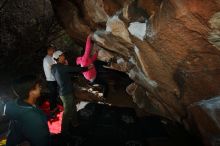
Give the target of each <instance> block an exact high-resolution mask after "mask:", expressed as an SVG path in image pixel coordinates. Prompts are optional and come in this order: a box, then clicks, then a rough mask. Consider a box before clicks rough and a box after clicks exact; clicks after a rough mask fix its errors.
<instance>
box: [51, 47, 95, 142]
mask: <svg viewBox="0 0 220 146" xmlns="http://www.w3.org/2000/svg"><path fill="white" fill-rule="evenodd" d="M53 58H54V60H55V61H56V62H57V64H54V65H53V66H52V68H51V72H52V74H53V76H54V78H55V79H56V81H57V83H58V86H59V94H60V98H61V100H62V102H63V106H64V113H63V118H62V124H61V133H62V134H63V135H64V136H65V137H66V138H70V137H69V136H70V133H69V130H70V129H71V128H73V127H76V126H78V120H77V110H76V101H75V98H74V96H73V83H72V82H71V76H70V73H74V72H83V71H87V70H88V69H90V68H92V67H93V66H92V65H91V66H88V67H78V66H76V67H72V66H69V65H65V55H64V53H63V52H62V51H59V50H58V51H55V52H54V53H53ZM71 126H72V127H71Z"/></svg>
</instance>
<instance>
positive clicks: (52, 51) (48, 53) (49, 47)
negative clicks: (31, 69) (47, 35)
mask: <svg viewBox="0 0 220 146" xmlns="http://www.w3.org/2000/svg"><path fill="white" fill-rule="evenodd" d="M54 52H55V47H54V46H53V45H49V46H48V47H47V55H49V56H53V53H54Z"/></svg>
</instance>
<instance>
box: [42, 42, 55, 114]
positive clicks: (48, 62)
mask: <svg viewBox="0 0 220 146" xmlns="http://www.w3.org/2000/svg"><path fill="white" fill-rule="evenodd" d="M54 51H55V48H54V47H53V46H52V45H51V46H49V47H48V48H47V55H46V56H45V57H44V60H43V69H44V74H45V76H46V81H47V86H48V89H49V96H50V97H49V100H50V111H51V112H55V110H57V103H58V91H57V82H56V80H55V78H54V76H53V75H52V73H51V66H52V65H53V64H55V63H56V62H55V61H54V60H53V53H54Z"/></svg>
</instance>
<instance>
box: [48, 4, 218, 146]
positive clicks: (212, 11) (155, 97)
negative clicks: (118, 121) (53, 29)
mask: <svg viewBox="0 0 220 146" xmlns="http://www.w3.org/2000/svg"><path fill="white" fill-rule="evenodd" d="M51 2H52V5H53V8H54V10H55V13H56V15H57V17H58V19H59V21H60V23H61V24H62V26H63V27H64V28H65V30H66V31H67V33H68V34H69V35H70V36H71V37H72V38H73V39H74V40H75V41H77V42H79V43H81V44H84V42H85V40H86V37H87V35H88V34H89V33H91V32H94V40H95V42H96V43H97V45H98V47H99V49H101V50H104V52H105V53H102V54H105V55H101V53H100V54H99V59H100V60H104V61H107V60H109V59H110V58H112V60H113V63H112V65H111V68H112V69H117V70H120V71H123V72H126V73H127V74H128V75H129V77H130V78H131V79H132V80H134V82H135V83H134V84H131V85H130V86H128V88H127V91H128V93H129V94H131V95H132V97H133V99H134V102H136V103H137V105H140V107H141V108H145V110H146V111H148V112H150V113H154V114H158V115H161V116H164V117H167V118H169V119H172V120H175V121H178V122H181V123H184V124H185V125H186V127H187V126H189V127H195V126H197V129H198V131H199V132H200V133H201V135H202V136H203V137H204V138H205V139H207V141H209V140H210V141H212V140H211V139H212V136H210V135H209V136H207V135H206V133H208V132H206V131H205V132H204V131H203V132H201V130H202V129H205V130H207V131H209V128H205V127H208V126H209V123H207V124H203V125H202V126H204V128H201V127H199V126H198V124H197V123H199V122H200V120H202V119H204V118H205V119H206V120H207V121H213V120H214V119H213V117H215V116H218V114H216V115H214V116H207V115H205V114H203V113H202V112H201V113H200V116H199V118H198V116H195V115H196V113H194V112H195V111H196V110H193V109H194V108H196V109H202V107H201V106H200V104H196V103H198V102H201V101H203V100H205V101H204V102H206V100H208V99H212V98H214V97H216V96H218V95H219V94H220V50H219V49H220V45H219V42H220V33H219V32H220V1H219V0H209V1H208V0H206V1H205V0H203V1H201V0H190V1H189V0H51ZM106 54H107V55H106ZM106 56H108V57H106ZM143 102H149V103H150V104H149V103H146V104H145V103H143ZM217 109H218V110H219V108H217ZM207 114H209V113H207ZM207 118H208V119H207ZM215 118H216V117H215ZM214 121H216V120H214ZM210 123H212V122H210ZM218 124H219V123H218ZM217 131H218V130H217ZM217 134H220V131H218V132H217ZM215 135H216V133H215V134H214V135H213V136H215ZM205 143H206V142H205ZM206 144H207V145H208V144H210V145H211V143H209V142H207V143H206Z"/></svg>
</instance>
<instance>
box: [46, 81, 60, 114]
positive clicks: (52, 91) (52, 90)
mask: <svg viewBox="0 0 220 146" xmlns="http://www.w3.org/2000/svg"><path fill="white" fill-rule="evenodd" d="M47 86H48V89H49V96H50V97H49V101H50V110H53V109H54V108H56V107H57V103H58V91H57V82H56V81H47Z"/></svg>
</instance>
